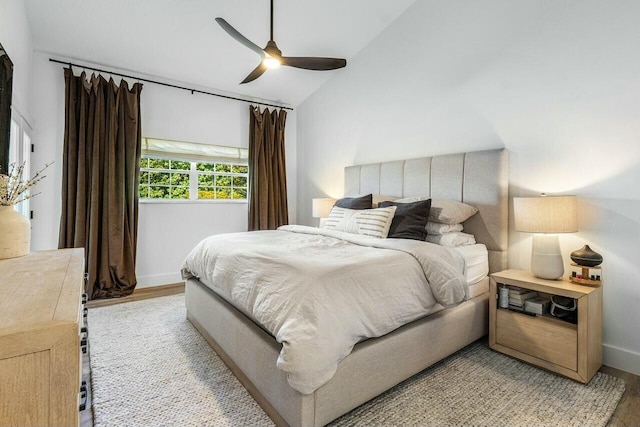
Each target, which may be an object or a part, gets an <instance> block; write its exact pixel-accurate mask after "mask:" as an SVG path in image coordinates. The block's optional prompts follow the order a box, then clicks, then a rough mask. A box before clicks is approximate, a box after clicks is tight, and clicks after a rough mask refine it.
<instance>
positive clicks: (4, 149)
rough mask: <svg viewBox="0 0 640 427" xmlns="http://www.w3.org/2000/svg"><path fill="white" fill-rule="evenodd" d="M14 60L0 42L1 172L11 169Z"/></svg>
mask: <svg viewBox="0 0 640 427" xmlns="http://www.w3.org/2000/svg"><path fill="white" fill-rule="evenodd" d="M12 83H13V62H11V59H10V58H9V55H7V52H5V50H4V47H2V44H0V173H5V174H6V173H7V171H8V170H9V143H10V138H11V135H10V133H11V92H12Z"/></svg>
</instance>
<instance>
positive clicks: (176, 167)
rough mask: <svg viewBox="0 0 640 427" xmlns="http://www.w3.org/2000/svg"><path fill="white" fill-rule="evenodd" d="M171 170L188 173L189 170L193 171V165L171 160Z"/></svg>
mask: <svg viewBox="0 0 640 427" xmlns="http://www.w3.org/2000/svg"><path fill="white" fill-rule="evenodd" d="M171 169H173V170H181V171H188V170H189V169H191V163H190V162H179V161H176V160H171Z"/></svg>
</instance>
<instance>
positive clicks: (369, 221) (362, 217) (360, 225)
mask: <svg viewBox="0 0 640 427" xmlns="http://www.w3.org/2000/svg"><path fill="white" fill-rule="evenodd" d="M395 212H396V207H395V206H389V207H388V208H378V209H364V210H354V209H346V208H340V207H338V206H334V207H333V208H332V209H331V213H330V214H329V218H327V220H326V222H325V223H324V225H323V227H322V228H324V229H326V230H336V231H344V232H347V233H352V234H362V235H365V236H372V237H377V238H379V239H384V238H386V237H387V235H388V234H389V227H391V221H393V215H394V214H395Z"/></svg>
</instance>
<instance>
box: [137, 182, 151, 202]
mask: <svg viewBox="0 0 640 427" xmlns="http://www.w3.org/2000/svg"><path fill="white" fill-rule="evenodd" d="M138 188H139V189H140V198H141V199H147V198H149V186H148V185H140V187H138Z"/></svg>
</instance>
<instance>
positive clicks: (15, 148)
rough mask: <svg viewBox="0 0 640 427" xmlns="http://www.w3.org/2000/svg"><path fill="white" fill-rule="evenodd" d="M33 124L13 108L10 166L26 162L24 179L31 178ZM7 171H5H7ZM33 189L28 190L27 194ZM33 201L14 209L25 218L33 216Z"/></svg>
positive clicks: (20, 204) (24, 202)
mask: <svg viewBox="0 0 640 427" xmlns="http://www.w3.org/2000/svg"><path fill="white" fill-rule="evenodd" d="M30 131H31V126H29V123H28V122H27V121H26V120H25V119H24V117H22V115H21V114H20V113H19V112H18V111H17V110H16V109H15V108H13V107H12V108H11V128H10V131H9V132H10V134H9V168H11V164H12V163H15V164H16V165H18V166H20V165H22V164H24V169H23V171H22V177H23V178H24V179H30V178H31V136H30V135H29V134H30ZM7 172H8V171H6V172H5V173H7ZM30 191H31V190H27V195H28V194H29V192H30ZM30 202H31V201H30V200H29V199H27V200H24V201H22V202H20V203H18V204H17V205H14V207H13V208H14V209H15V210H16V211H18V212H20V213H21V214H22V215H23V216H24V217H25V218H27V219H30V218H31V203H30Z"/></svg>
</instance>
